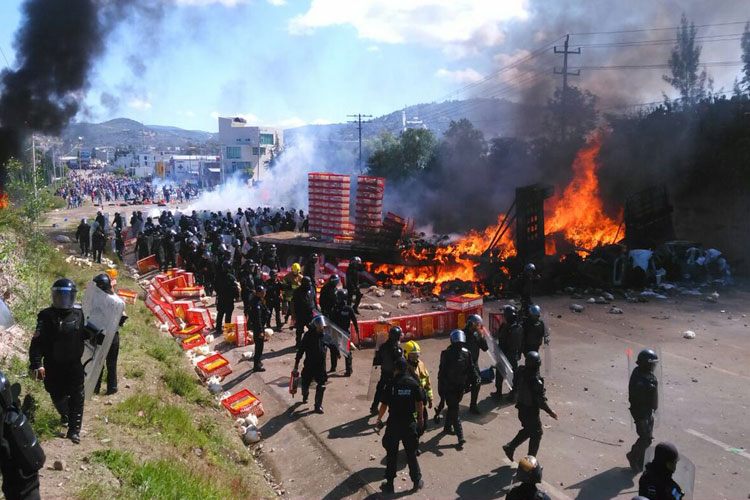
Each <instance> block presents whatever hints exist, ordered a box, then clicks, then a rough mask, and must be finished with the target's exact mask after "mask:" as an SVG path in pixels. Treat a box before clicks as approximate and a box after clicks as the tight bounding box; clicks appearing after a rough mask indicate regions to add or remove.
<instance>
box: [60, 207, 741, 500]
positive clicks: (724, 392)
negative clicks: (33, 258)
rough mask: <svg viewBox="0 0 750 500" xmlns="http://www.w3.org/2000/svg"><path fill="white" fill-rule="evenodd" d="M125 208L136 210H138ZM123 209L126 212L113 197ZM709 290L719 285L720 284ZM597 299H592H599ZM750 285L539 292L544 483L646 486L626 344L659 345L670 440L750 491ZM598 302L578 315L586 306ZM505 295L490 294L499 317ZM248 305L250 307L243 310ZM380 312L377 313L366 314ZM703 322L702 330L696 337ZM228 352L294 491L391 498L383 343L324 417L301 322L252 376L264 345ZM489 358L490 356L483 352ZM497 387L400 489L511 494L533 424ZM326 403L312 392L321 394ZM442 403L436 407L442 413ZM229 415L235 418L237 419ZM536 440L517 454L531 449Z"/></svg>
mask: <svg viewBox="0 0 750 500" xmlns="http://www.w3.org/2000/svg"><path fill="white" fill-rule="evenodd" d="M133 209H136V208H128V209H126V210H125V212H126V213H127V217H128V218H129V216H130V212H131V211H132V210H133ZM105 210H107V211H109V212H110V214H113V213H114V211H119V210H120V208H119V207H118V208H114V207H107V206H105ZM94 214H95V211H92V208H91V207H84V208H83V209H77V210H74V211H62V212H60V213H58V214H55V215H54V219H55V220H54V221H53V222H55V221H56V222H57V223H59V224H61V225H62V224H64V222H63V221H62V218H63V217H66V216H67V217H68V218H69V220H70V221H74V222H78V220H79V219H80V217H81V216H87V217H92V216H93V215H94ZM708 291H709V292H710V291H712V290H708ZM586 298H588V296H586ZM749 298H750V294H748V293H747V292H745V291H742V290H741V289H739V288H737V289H734V290H728V291H722V292H721V297H720V298H719V301H718V303H715V304H712V303H707V302H704V301H701V300H700V298H698V297H675V298H668V299H651V301H650V302H648V303H643V304H631V303H628V302H626V301H625V300H622V299H618V300H615V301H614V305H616V306H618V307H619V308H621V309H622V310H623V312H624V314H622V315H614V314H609V313H608V310H609V307H610V306H608V305H598V304H587V303H586V301H585V299H578V300H573V299H571V298H570V297H568V296H564V295H557V296H549V297H539V298H537V300H536V301H537V303H538V304H540V305H541V307H542V310H543V311H544V313H543V319H544V320H545V322H546V323H547V325H548V326H549V328H550V330H551V332H552V333H551V334H552V345H551V351H552V355H551V356H548V359H549V358H550V357H551V359H552V363H551V367H550V370H549V371H547V370H546V369H543V375H544V376H545V380H546V385H547V396H548V398H549V403H550V406H551V407H552V408H553V409H555V410H556V411H557V413H558V414H559V415H560V419H559V421H557V422H555V421H554V420H552V419H551V418H549V417H547V416H545V415H543V417H542V421H543V424H544V427H545V429H544V437H543V439H542V445H541V450H540V452H539V460H540V462H541V463H542V464H543V465H544V479H545V481H544V484H543V488H544V489H545V490H546V491H547V493H548V494H549V495H550V496H551V497H552V498H554V499H580V500H583V499H586V500H592V499H629V498H631V497H632V496H634V494H635V493H636V492H637V484H638V476H634V475H633V474H632V473H631V472H630V470H629V468H628V463H627V460H626V459H625V453H626V452H627V451H628V450H629V448H630V446H631V444H632V443H633V441H634V440H635V437H636V436H635V430H634V428H633V426H632V425H631V422H630V416H629V413H628V404H627V380H628V375H629V374H628V360H627V356H626V352H627V350H628V349H632V352H633V358H634V357H635V356H636V355H637V353H638V351H639V350H640V349H642V348H645V347H652V348H655V349H657V350H658V351H659V352H661V358H662V370H663V376H662V380H661V383H662V385H661V389H662V394H663V398H662V410H661V412H660V418H659V423H658V426H657V428H656V429H655V437H656V440H657V441H658V440H669V441H671V442H673V443H675V444H676V445H677V447H678V448H679V450H680V452H681V453H683V454H684V455H685V456H686V457H688V458H689V459H690V460H691V461H692V462H693V463H694V464H695V466H696V485H695V494H694V498H696V499H717V498H727V499H740V498H742V499H744V498H750V474H748V470H750V452H749V451H748V449H749V448H750V436H749V435H748V433H749V432H750V431H749V430H748V429H749V428H748V425H747V422H748V420H747V417H748V415H749V414H750V412H749V411H748V405H749V404H750V391H748V390H747V387H748V385H747V384H749V383H750V364H749V363H748V360H750V329H749V328H748V318H747V317H746V315H747V314H750V301H748V299H749ZM400 300H405V299H403V298H402V299H394V298H392V297H391V296H390V293H387V294H386V296H385V297H383V298H374V297H372V296H371V295H369V294H368V295H366V296H365V299H364V300H363V303H370V302H375V301H377V302H380V303H382V304H383V305H384V306H385V307H386V310H390V311H393V315H394V316H395V315H397V314H399V313H398V312H397V311H398V310H397V309H396V304H397V303H398V301H400ZM573 302H576V303H581V304H583V305H584V306H585V309H584V311H583V312H582V313H573V312H571V311H570V310H569V306H570V305H571V304H572V303H573ZM503 304H504V302H494V303H487V304H485V322H486V323H488V314H489V313H490V312H495V311H499V310H500V309H501V307H502V305H503ZM429 307H430V306H429V305H412V306H410V307H409V308H408V309H407V310H406V311H402V313H403V314H415V313H416V312H419V311H420V310H424V309H427V308H429ZM236 314H241V304H237V307H236V308H235V315H236ZM377 315H378V313H375V312H371V311H367V312H365V315H364V318H374V317H376V316H377ZM685 330H693V331H695V333H696V338H695V339H693V340H688V339H684V338H683V336H682V335H683V332H684V331H685ZM220 342H221V340H219V341H217V345H216V348H217V349H219V350H220V351H224V350H226V353H225V355H226V356H227V357H228V359H229V360H230V362H231V364H232V367H233V370H234V371H233V373H232V374H231V375H230V376H228V377H227V378H226V379H225V380H224V385H225V389H227V390H231V391H232V392H234V391H235V390H238V389H240V388H244V387H247V388H249V389H250V390H252V391H253V392H254V393H256V394H257V395H258V396H259V398H260V399H261V400H262V401H263V404H264V407H265V410H266V414H265V416H264V417H263V418H262V419H261V424H262V429H261V430H262V433H263V441H262V443H261V445H256V455H258V456H259V457H260V458H261V460H263V462H264V463H266V464H267V465H268V466H269V467H270V469H271V470H272V471H273V472H274V474H275V476H276V479H277V480H278V482H279V483H280V484H281V485H282V487H283V489H284V496H285V497H289V498H326V499H334V498H344V497H347V498H366V497H371V496H377V494H376V492H377V491H378V485H379V484H380V482H381V481H382V478H383V474H384V471H385V465H384V464H385V462H384V450H383V448H382V446H381V444H380V439H381V436H380V435H378V434H377V433H376V432H375V430H374V426H373V424H374V422H375V417H374V416H370V415H369V407H370V401H369V400H367V397H366V393H367V387H368V382H369V377H370V371H371V370H370V366H371V363H372V356H373V353H374V351H373V350H372V349H365V350H363V351H359V352H355V353H354V376H352V377H351V378H345V377H343V369H344V363H343V360H342V362H340V363H339V372H338V373H336V374H333V375H332V376H331V378H330V379H329V384H328V390H327V392H326V394H325V400H324V408H325V414H324V415H316V414H313V413H311V410H312V405H311V404H309V405H302V404H301V402H300V401H301V397H300V396H299V394H298V395H297V396H295V397H294V398H292V396H291V395H290V394H289V393H288V390H287V384H288V381H289V374H290V372H291V369H292V366H293V363H294V348H293V332H292V331H291V330H289V329H288V328H285V329H284V330H283V332H282V333H279V334H277V335H275V336H274V338H273V339H272V340H271V341H270V342H268V343H266V355H265V356H264V365H265V367H266V368H267V371H266V372H264V373H252V372H251V365H252V363H251V362H248V361H242V360H241V353H242V352H244V351H252V350H253V347H252V346H247V347H244V348H232V346H227V345H225V344H224V345H221V344H220ZM420 345H421V347H422V352H423V360H424V361H425V363H426V364H427V367H428V369H429V370H430V372H431V374H432V376H433V380H434V383H436V379H437V366H438V359H439V354H440V351H441V350H442V349H444V348H445V347H446V346H447V345H448V340H447V338H445V337H442V338H435V339H427V340H424V341H420ZM480 365H481V367H482V368H486V367H488V366H489V365H490V360H489V358H488V357H487V355H486V354H482V355H480ZM492 390H493V387H492V386H491V385H486V386H483V388H482V392H481V394H480V404H479V406H480V409H481V410H482V412H483V414H482V415H481V416H473V415H471V414H469V413H468V411H467V410H468V408H467V406H468V396H467V397H466V398H465V400H464V401H463V404H462V412H461V416H462V419H463V421H464V432H465V434H466V438H467V440H468V442H467V443H466V445H465V447H464V449H463V451H459V450H457V449H456V446H455V445H456V439H455V437H454V436H447V435H444V434H441V433H440V428H441V427H440V426H436V425H435V424H433V423H432V422H431V421H430V425H429V426H428V429H427V431H426V433H425V435H424V436H423V438H422V444H421V446H420V448H421V450H422V454H421V456H420V457H419V461H420V465H421V468H422V472H423V475H424V480H425V488H424V489H423V490H421V491H419V492H418V493H416V494H413V495H410V494H409V491H408V490H409V489H410V488H411V481H410V480H409V478H408V474H407V469H406V464H405V459H404V457H403V454H401V456H400V460H399V478H400V479H397V482H396V487H397V492H396V496H397V497H405V496H410V497H412V498H431V499H434V498H457V497H459V498H502V497H504V495H505V493H507V489H508V487H509V485H510V483H511V477H512V474H513V472H514V470H515V466H514V465H513V464H511V463H510V461H509V460H507V459H506V458H505V457H504V455H503V452H502V450H501V448H500V446H501V445H502V444H504V443H506V442H507V441H509V440H510V439H511V438H512V437H513V436H514V435H515V433H516V431H517V430H518V429H519V427H520V426H519V422H518V420H517V418H516V410H515V409H514V408H513V407H512V406H510V405H509V404H507V403H504V402H503V403H502V404H498V403H497V402H496V401H495V400H493V399H492V398H490V397H489V393H490V392H491V391H492ZM311 400H312V398H311ZM432 414H433V412H430V416H432ZM227 425H232V422H231V419H229V418H227ZM525 451H526V449H525V446H522V447H521V448H519V449H518V450H517V451H516V458H517V459H518V458H519V457H521V456H522V455H523V454H524V453H525Z"/></svg>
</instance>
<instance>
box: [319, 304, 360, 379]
mask: <svg viewBox="0 0 750 500" xmlns="http://www.w3.org/2000/svg"><path fill="white" fill-rule="evenodd" d="M320 296H321V299H322V297H323V293H322V292H321V294H320ZM335 300H336V302H335V303H334V305H333V306H332V308H331V310H330V311H329V313H328V319H330V320H331V323H333V324H334V325H336V326H338V327H339V328H341V329H342V330H344V331H345V332H346V333H348V334H349V338H350V339H351V325H354V331H355V332H356V333H357V338H359V325H358V324H357V315H356V314H355V313H354V309H353V308H352V306H349V305H347V304H346V290H336V299H335ZM352 355H353V353H352V350H351V349H349V356H346V361H345V363H346V372H344V376H345V377H351V375H352ZM340 357H341V353H340V352H339V349H338V347H337V346H336V345H331V370H330V371H332V372H335V371H336V366H337V365H338V360H339V358H340Z"/></svg>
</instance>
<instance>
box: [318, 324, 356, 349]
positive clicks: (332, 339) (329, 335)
mask: <svg viewBox="0 0 750 500" xmlns="http://www.w3.org/2000/svg"><path fill="white" fill-rule="evenodd" d="M323 336H324V339H325V342H326V343H327V344H329V345H333V346H336V348H337V349H338V350H339V353H341V354H342V355H343V356H346V357H347V358H348V357H349V356H350V355H351V353H350V352H349V346H350V345H351V343H350V338H349V333H347V332H345V331H344V330H342V329H341V328H339V327H338V326H336V325H334V324H333V322H331V321H330V320H329V319H328V318H326V329H325V333H324V334H323Z"/></svg>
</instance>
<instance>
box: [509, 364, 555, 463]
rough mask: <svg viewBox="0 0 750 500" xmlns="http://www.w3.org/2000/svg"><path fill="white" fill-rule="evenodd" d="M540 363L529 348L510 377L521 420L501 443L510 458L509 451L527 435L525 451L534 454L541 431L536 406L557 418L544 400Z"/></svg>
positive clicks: (511, 454) (537, 449) (513, 449)
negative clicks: (511, 436)
mask: <svg viewBox="0 0 750 500" xmlns="http://www.w3.org/2000/svg"><path fill="white" fill-rule="evenodd" d="M541 365H542V360H541V358H540V357H539V353H538V352H536V351H529V352H527V353H526V354H525V364H524V365H523V366H519V367H518V369H517V370H516V371H515V375H514V377H513V387H514V388H515V389H516V390H517V392H518V402H517V403H516V408H518V420H520V421H521V430H520V431H518V434H516V437H514V438H513V439H512V440H511V441H510V442H509V443H508V444H506V445H503V451H504V452H505V455H506V456H507V457H508V458H509V459H510V460H511V461H512V460H513V452H514V451H515V450H516V448H518V447H519V446H520V445H521V443H523V442H524V441H526V440H527V439H528V440H529V455H533V456H536V455H537V452H538V451H539V444H540V443H541V442H542V434H543V432H544V431H543V430H542V420H541V419H540V418H539V410H544V411H545V412H547V414H549V416H550V417H552V418H554V419H555V420H557V413H555V412H554V411H553V410H552V408H550V407H549V405H548V404H547V397H546V396H545V389H544V379H543V378H542V376H541V375H540V374H539V367H540V366H541Z"/></svg>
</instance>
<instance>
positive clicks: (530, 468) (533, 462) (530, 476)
mask: <svg viewBox="0 0 750 500" xmlns="http://www.w3.org/2000/svg"><path fill="white" fill-rule="evenodd" d="M516 479H517V480H518V481H521V484H520V485H518V486H516V487H515V488H513V489H512V490H510V491H509V492H508V495H507V496H506V497H505V499H506V500H550V497H549V495H547V494H546V493H545V492H543V491H539V489H537V487H536V485H537V484H539V483H541V482H542V466H541V464H540V463H539V462H538V461H537V459H536V457H534V456H532V455H528V456H526V457H523V458H522V459H521V460H520V461H519V462H518V470H516Z"/></svg>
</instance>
